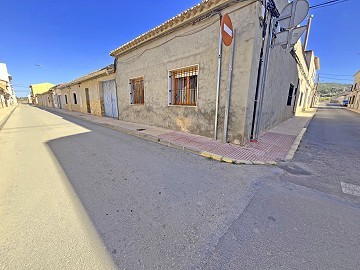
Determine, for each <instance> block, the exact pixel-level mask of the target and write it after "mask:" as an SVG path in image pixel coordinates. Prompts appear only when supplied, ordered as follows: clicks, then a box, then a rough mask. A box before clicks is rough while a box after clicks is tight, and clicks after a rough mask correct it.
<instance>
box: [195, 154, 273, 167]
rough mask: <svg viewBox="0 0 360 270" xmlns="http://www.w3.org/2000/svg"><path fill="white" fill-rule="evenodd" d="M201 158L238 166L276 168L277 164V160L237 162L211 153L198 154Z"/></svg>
mask: <svg viewBox="0 0 360 270" xmlns="http://www.w3.org/2000/svg"><path fill="white" fill-rule="evenodd" d="M198 154H199V155H200V156H202V157H206V158H208V159H213V160H216V161H221V162H225V163H230V164H234V165H235V164H236V165H263V166H276V164H277V162H276V161H275V160H271V161H260V160H237V159H232V158H229V157H226V156H220V155H216V154H213V153H211V152H206V151H203V152H199V153H198Z"/></svg>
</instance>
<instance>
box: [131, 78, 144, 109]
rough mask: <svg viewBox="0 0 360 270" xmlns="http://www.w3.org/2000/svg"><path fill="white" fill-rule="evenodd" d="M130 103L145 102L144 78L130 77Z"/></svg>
mask: <svg viewBox="0 0 360 270" xmlns="http://www.w3.org/2000/svg"><path fill="white" fill-rule="evenodd" d="M129 83H130V104H144V78H142V77H140V78H136V79H130V81H129Z"/></svg>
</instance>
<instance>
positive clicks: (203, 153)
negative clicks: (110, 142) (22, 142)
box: [36, 105, 315, 166]
mask: <svg viewBox="0 0 360 270" xmlns="http://www.w3.org/2000/svg"><path fill="white" fill-rule="evenodd" d="M36 107H39V108H44V109H46V110H49V111H53V112H58V113H60V114H65V115H68V116H70V117H74V118H76V119H80V120H84V121H86V122H89V123H93V124H97V125H99V126H103V127H105V128H110V129H112V130H116V131H119V132H121V133H124V134H127V135H131V136H135V137H138V138H142V139H145V140H148V141H151V142H154V143H158V144H161V145H164V146H167V147H171V148H175V149H178V150H183V151H186V152H190V153H192V154H195V155H199V156H202V157H205V158H208V159H211V160H216V161H220V162H225V163H229V164H233V165H262V166H276V165H277V161H276V160H269V161H260V160H236V159H232V158H229V157H226V156H220V155H217V154H214V153H211V152H207V151H201V150H199V149H196V148H191V147H186V146H183V145H180V144H177V143H174V142H169V141H167V140H164V139H160V138H158V137H156V136H153V135H149V134H142V133H141V132H139V131H134V130H130V129H126V128H123V127H119V126H115V125H111V124H108V123H101V122H96V121H92V120H90V119H86V117H83V116H81V115H73V114H70V113H67V112H66V111H64V112H63V111H61V112H59V111H57V110H52V108H48V107H42V106H37V105H36ZM314 115H315V114H314ZM314 115H313V116H312V117H311V118H310V119H309V121H308V122H307V124H306V125H305V126H306V127H307V126H308V124H309V123H310V121H311V119H312V118H313V117H314ZM304 129H305V130H304V131H302V132H301V133H300V134H299V135H298V137H297V138H296V139H295V142H294V144H293V145H292V147H291V149H290V151H289V153H288V155H287V156H286V158H287V157H288V156H290V153H292V156H293V155H294V154H295V152H296V150H297V147H298V146H299V144H300V142H301V139H302V136H303V135H304V133H305V131H306V128H304ZM286 158H285V159H286ZM291 158H292V157H291Z"/></svg>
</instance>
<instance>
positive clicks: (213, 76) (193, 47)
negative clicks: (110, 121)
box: [116, 2, 258, 142]
mask: <svg viewBox="0 0 360 270" xmlns="http://www.w3.org/2000/svg"><path fill="white" fill-rule="evenodd" d="M246 4H248V3H246ZM244 5H245V4H244V3H241V4H236V5H233V6H232V7H230V8H228V9H226V10H224V11H222V14H224V13H226V12H227V13H229V15H230V17H231V18H232V21H233V25H234V28H236V30H237V32H236V47H235V57H234V72H233V74H234V75H233V84H232V96H231V99H232V102H231V109H230V121H229V141H231V142H233V141H235V140H238V141H242V139H243V136H242V135H243V129H244V124H245V117H244V113H245V111H246V107H247V91H248V88H249V84H250V70H251V67H252V55H253V47H254V25H255V24H258V14H257V12H258V8H257V5H258V4H257V2H256V3H254V2H253V3H252V4H251V5H248V6H247V7H245V8H243V9H239V10H235V9H238V8H239V7H241V6H244ZM204 27H207V28H206V29H204V30H202V31H199V29H201V28H204ZM189 32H190V33H191V32H197V33H196V34H193V35H191V34H190V33H189ZM218 44H219V17H218V16H214V17H212V18H210V19H207V20H205V21H202V22H200V23H197V24H195V25H194V26H187V27H184V28H182V29H181V30H178V31H176V32H174V33H172V34H169V35H167V36H165V37H162V38H159V39H157V40H155V41H153V42H150V43H148V44H147V45H144V46H142V47H140V48H137V49H135V50H134V51H131V52H129V53H127V54H125V55H122V56H120V57H119V58H117V73H116V81H117V87H118V100H119V107H120V119H121V120H125V121H130V122H137V123H143V124H151V125H155V126H160V127H164V128H169V129H174V130H180V131H185V132H191V133H194V134H199V135H203V136H207V137H213V135H214V120H215V100H216V82H217V60H218ZM229 52H230V47H225V46H224V48H223V60H222V77H221V98H220V110H219V132H218V135H219V136H218V137H219V139H221V138H222V133H223V119H224V107H225V101H226V91H225V90H226V84H227V78H228V65H229ZM142 53H143V54H142ZM140 54H142V55H141V56H140V57H139V58H137V56H138V55H140ZM132 58H135V60H133V61H131V59H132ZM126 62H129V63H126ZM130 62H131V63H130ZM192 65H199V73H198V100H197V106H196V107H186V106H169V105H168V71H169V70H172V69H177V68H181V67H186V66H192ZM139 76H143V77H144V89H145V90H144V91H145V93H144V96H145V104H144V105H130V93H129V92H130V91H129V79H130V78H134V77H139Z"/></svg>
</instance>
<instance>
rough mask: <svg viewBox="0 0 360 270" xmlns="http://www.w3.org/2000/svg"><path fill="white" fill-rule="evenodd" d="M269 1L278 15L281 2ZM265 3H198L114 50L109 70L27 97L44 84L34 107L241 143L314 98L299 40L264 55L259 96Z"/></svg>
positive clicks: (312, 67) (308, 60) (309, 64)
mask: <svg viewBox="0 0 360 270" xmlns="http://www.w3.org/2000/svg"><path fill="white" fill-rule="evenodd" d="M271 2H272V3H274V4H275V8H276V9H277V10H279V11H281V10H282V9H283V8H284V7H285V5H287V4H288V1H287V0H274V1H271ZM264 4H265V1H258V0H244V1H229V0H204V1H201V3H199V4H198V5H196V6H194V7H192V8H191V9H189V10H186V11H184V12H182V13H181V14H179V15H177V16H175V17H174V18H172V19H170V20H168V21H167V22H165V23H163V24H161V25H160V26H158V27H156V28H154V29H152V30H150V31H148V32H146V33H144V34H143V35H141V36H139V37H137V38H135V39H134V40H132V41H129V42H128V43H126V44H124V45H122V46H120V47H119V48H116V49H115V50H113V51H111V52H110V55H111V56H112V57H114V64H112V65H108V66H106V67H104V68H101V69H99V70H97V71H94V72H91V73H90V74H87V75H85V76H83V77H80V78H77V79H74V80H73V81H71V82H67V83H63V84H59V85H47V87H46V89H45V90H46V91H45V90H44V91H41V93H36V91H34V90H33V89H38V88H39V87H40V86H41V85H32V86H31V88H32V94H33V98H34V100H35V102H37V103H38V104H39V105H41V106H47V107H57V108H61V109H64V110H70V111H77V112H82V113H89V114H94V115H97V116H104V117H113V118H116V119H119V120H123V121H128V122H133V123H140V124H146V125H153V126H158V127H162V128H166V129H170V130H178V131H183V132H189V133H192V134H198V135H201V136H206V137H211V138H215V139H219V140H220V139H221V140H224V141H226V142H229V143H234V144H244V143H246V142H247V141H249V140H250V139H251V138H254V137H256V136H259V135H261V134H262V133H263V132H265V131H267V130H269V129H271V128H273V127H275V126H276V125H278V124H279V123H281V122H283V121H285V120H287V119H289V118H291V117H293V116H294V115H295V114H296V113H298V112H301V111H304V110H307V109H309V108H310V107H311V106H312V105H313V104H314V102H316V98H317V97H316V87H315V77H316V71H317V70H318V69H319V59H318V58H317V57H315V55H314V52H313V51H311V50H306V48H305V47H304V45H303V44H302V43H301V41H298V42H297V43H296V44H295V46H294V48H293V50H291V51H290V50H287V49H284V48H282V47H281V46H276V47H273V48H272V49H271V54H270V56H269V57H270V58H269V68H268V70H266V71H267V79H266V81H265V82H266V84H265V88H264V91H263V92H261V91H260V92H259V87H261V81H260V79H259V78H263V74H264V70H262V71H261V69H259V66H261V65H262V62H263V59H262V58H261V56H262V52H263V49H264V47H263V45H264V44H266V40H267V39H268V38H269V36H270V35H269V32H267V33H266V35H265V36H264V35H263V33H264V31H263V30H264V28H263V26H264V24H265V23H268V22H269V21H268V20H269V19H268V16H264V14H266V12H269V11H268V9H266V8H264ZM264 12H265V13H264ZM224 14H228V15H229V16H230V18H231V20H232V23H233V27H234V40H233V42H234V47H233V49H234V54H233V55H234V57H233V63H230V53H231V46H229V47H227V46H223V45H221V46H220V44H219V26H220V20H221V17H222V16H223V15H224ZM265 25H267V24H265ZM275 39H276V36H274V40H273V42H274V41H275ZM219 47H220V50H219ZM219 52H220V53H219ZM220 56H221V57H220ZM219 59H220V61H219ZM230 72H232V73H230ZM229 73H230V74H229ZM218 75H220V76H218ZM229 77H231V78H232V81H231V82H230V83H229V80H228V78H229ZM230 90H231V91H230ZM227 120H228V121H227ZM225 129H226V131H227V132H224V130H225ZM224 136H226V137H224Z"/></svg>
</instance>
